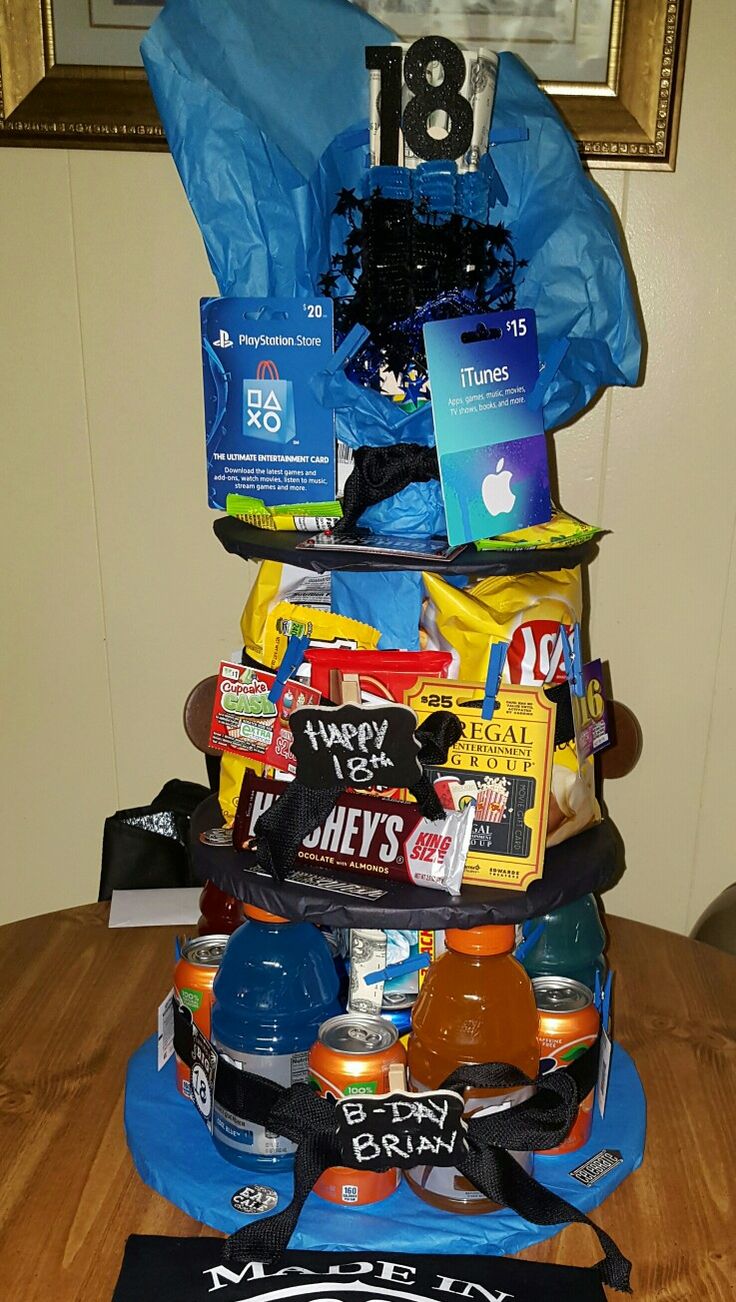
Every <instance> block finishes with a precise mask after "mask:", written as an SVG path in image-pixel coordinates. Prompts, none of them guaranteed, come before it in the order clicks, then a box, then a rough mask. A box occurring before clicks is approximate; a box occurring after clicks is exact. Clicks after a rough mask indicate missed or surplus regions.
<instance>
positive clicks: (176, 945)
mask: <svg viewBox="0 0 736 1302" xmlns="http://www.w3.org/2000/svg"><path fill="white" fill-rule="evenodd" d="M180 958H181V941H180V939H179V937H178V936H175V937H174V962H175V963H178V962H179V959H180Z"/></svg>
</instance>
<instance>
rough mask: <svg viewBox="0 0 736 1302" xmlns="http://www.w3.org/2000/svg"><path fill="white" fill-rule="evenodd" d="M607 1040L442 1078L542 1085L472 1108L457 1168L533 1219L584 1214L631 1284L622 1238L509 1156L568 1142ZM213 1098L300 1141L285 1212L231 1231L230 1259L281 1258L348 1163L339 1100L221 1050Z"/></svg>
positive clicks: (460, 1084) (603, 1264)
mask: <svg viewBox="0 0 736 1302" xmlns="http://www.w3.org/2000/svg"><path fill="white" fill-rule="evenodd" d="M174 1047H175V1049H176V1052H177V1054H178V1055H179V1057H180V1058H182V1060H183V1061H184V1062H187V1061H191V1020H190V1019H189V1017H188V1016H187V1014H186V1013H185V1012H184V1011H183V1010H182V1009H180V1008H179V1007H178V1005H176V1004H175V1021H174ZM598 1058H599V1044H598V1043H596V1044H595V1045H594V1046H593V1047H592V1048H590V1049H588V1050H587V1051H586V1052H585V1053H583V1054H581V1055H580V1057H579V1058H577V1059H576V1060H575V1061H574V1062H572V1063H571V1064H570V1065H569V1066H568V1067H567V1068H565V1069H560V1070H558V1071H555V1072H551V1073H549V1074H548V1075H546V1076H541V1077H538V1078H537V1079H536V1081H533V1080H531V1079H530V1078H529V1077H528V1076H525V1075H524V1073H523V1072H520V1071H518V1070H517V1068H515V1067H511V1066H509V1065H508V1064H507V1063H498V1062H497V1063H485V1064H483V1065H480V1066H474V1067H461V1068H459V1069H458V1070H457V1071H455V1072H453V1073H452V1075H450V1076H448V1078H447V1079H446V1080H445V1081H443V1082H442V1085H441V1086H440V1087H439V1088H441V1089H448V1090H456V1091H458V1092H462V1090H463V1089H466V1088H471V1089H474V1090H478V1089H488V1090H493V1089H499V1090H500V1089H515V1088H519V1087H522V1086H534V1087H535V1092H534V1094H532V1095H531V1097H529V1098H527V1099H525V1100H524V1101H523V1102H521V1103H519V1104H517V1105H516V1106H515V1107H513V1108H508V1109H504V1110H500V1111H498V1112H492V1113H489V1114H488V1115H486V1116H480V1117H470V1118H468V1120H467V1136H466V1138H467V1146H466V1150H465V1153H464V1156H463V1158H462V1160H460V1161H459V1162H458V1163H457V1169H458V1170H459V1171H460V1173H461V1174H462V1175H464V1176H465V1177H466V1179H467V1180H469V1181H470V1182H471V1184H473V1185H474V1186H475V1188H476V1189H478V1190H479V1192H480V1193H482V1194H483V1195H484V1196H485V1197H487V1198H489V1199H491V1200H492V1201H493V1202H496V1203H500V1204H501V1205H503V1206H506V1207H510V1208H511V1209H512V1210H513V1211H515V1212H518V1214H519V1215H520V1216H523V1217H524V1218H525V1220H528V1221H531V1222H532V1223H533V1224H535V1225H560V1224H564V1223H566V1222H579V1223H581V1224H585V1225H590V1226H591V1228H592V1229H593V1230H594V1231H595V1233H596V1235H597V1236H598V1241H599V1243H600V1245H601V1247H602V1249H603V1252H604V1254H605V1256H604V1258H603V1260H602V1261H600V1262H599V1263H598V1271H599V1272H600V1275H601V1278H602V1280H603V1282H604V1284H607V1285H608V1286H609V1287H610V1288H614V1289H618V1290H619V1291H620V1292H624V1293H628V1292H630V1291H631V1289H630V1285H629V1279H630V1272H631V1263H630V1262H629V1261H627V1259H626V1258H625V1257H624V1256H623V1255H622V1253H621V1252H620V1251H619V1249H618V1248H617V1246H616V1244H615V1243H614V1241H613V1240H612V1239H611V1238H610V1236H609V1235H607V1234H606V1233H605V1232H604V1231H603V1230H601V1229H599V1227H598V1226H597V1225H596V1224H595V1223H594V1222H593V1221H591V1220H590V1218H589V1217H588V1216H586V1215H585V1213H584V1212H581V1211H580V1210H579V1209H578V1208H577V1207H574V1206H572V1204H570V1203H568V1202H566V1201H565V1200H564V1198H560V1197H559V1196H558V1195H557V1194H554V1193H552V1192H551V1191H550V1190H549V1189H546V1188H545V1187H544V1185H541V1184H540V1183H539V1182H538V1181H537V1180H535V1179H534V1177H533V1176H531V1175H528V1174H527V1172H526V1171H524V1169H523V1167H521V1166H520V1165H519V1163H518V1162H516V1161H515V1160H514V1158H513V1157H511V1156H510V1152H509V1150H510V1151H513V1152H533V1151H536V1150H539V1149H547V1148H554V1147H555V1146H556V1145H557V1144H560V1143H562V1141H563V1140H564V1139H565V1138H566V1136H567V1134H568V1133H569V1130H570V1127H571V1125H572V1123H573V1121H574V1119H575V1115H576V1112H577V1109H578V1106H579V1104H580V1102H581V1101H582V1100H583V1099H584V1098H585V1097H586V1096H587V1095H588V1094H589V1093H590V1091H591V1090H592V1089H593V1088H594V1087H595V1083H596V1081H597V1078H598ZM215 1100H216V1102H217V1103H219V1104H220V1105H221V1106H222V1107H223V1108H225V1109H226V1110H227V1111H229V1112H232V1113H234V1114H235V1115H236V1116H239V1117H242V1118H244V1119H247V1120H250V1121H253V1122H256V1123H257V1124H258V1125H261V1126H264V1127H265V1128H266V1129H268V1130H270V1131H271V1132H273V1133H275V1134H279V1135H283V1136H284V1138H285V1139H288V1140H290V1141H291V1142H292V1143H293V1144H295V1145H296V1154H295V1159H294V1196H293V1198H292V1201H291V1202H290V1203H289V1205H288V1207H286V1208H285V1209H284V1210H283V1211H281V1212H277V1213H276V1215H274V1216H269V1217H268V1218H267V1219H263V1220H258V1221H254V1222H252V1223H251V1224H250V1225H245V1226H243V1228H242V1229H240V1230H237V1231H236V1232H235V1234H232V1235H231V1236H230V1238H229V1239H228V1240H227V1242H226V1244H225V1247H224V1257H225V1260H227V1261H236V1262H247V1261H269V1262H270V1261H274V1260H275V1259H276V1258H277V1257H278V1256H279V1255H280V1254H281V1253H282V1252H283V1251H284V1250H285V1248H286V1247H287V1245H288V1242H289V1239H290V1238H291V1235H292V1234H293V1232H294V1229H295V1228H296V1224H297V1221H298V1219H299V1215H300V1213H301V1210H302V1207H303V1206H304V1203H305V1201H306V1198H307V1196H308V1194H309V1193H310V1191H311V1189H312V1188H313V1187H314V1185H315V1183H316V1181H317V1180H318V1179H319V1177H320V1175H322V1173H323V1172H324V1171H325V1170H327V1169H328V1167H330V1166H339V1165H344V1153H343V1152H342V1150H341V1147H340V1144H339V1140H338V1133H337V1127H336V1117H335V1106H336V1105H335V1100H334V1099H331V1098H322V1097H320V1096H319V1095H318V1094H316V1093H315V1091H314V1090H313V1089H312V1087H311V1086H309V1085H307V1084H306V1083H300V1084H298V1085H292V1086H291V1087H290V1088H285V1087H284V1086H281V1085H276V1084H274V1082H273V1081H270V1080H267V1079H266V1078H265V1077H263V1076H257V1075H255V1074H254V1073H252V1072H246V1071H240V1070H239V1069H238V1068H236V1067H234V1066H233V1065H232V1064H231V1063H228V1062H227V1060H226V1059H224V1058H220V1059H219V1061H218V1067H217V1076H216V1080H215ZM392 1165H393V1163H392V1162H391V1161H390V1160H385V1161H380V1160H376V1161H374V1162H370V1163H368V1164H366V1168H365V1169H370V1170H376V1171H382V1170H383V1171H385V1170H388V1169H390V1168H391V1166H392Z"/></svg>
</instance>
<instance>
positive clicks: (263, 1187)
mask: <svg viewBox="0 0 736 1302" xmlns="http://www.w3.org/2000/svg"><path fill="white" fill-rule="evenodd" d="M278 1201H279V1196H278V1194H277V1192H276V1190H275V1189H271V1188H270V1187H269V1185H267V1184H244V1185H243V1188H242V1189H238V1190H237V1191H236V1192H235V1193H234V1194H233V1196H232V1198H231V1199H230V1202H231V1203H232V1205H233V1207H234V1208H235V1210H236V1212H242V1213H243V1215H244V1216H259V1215H261V1213H263V1212H272V1211H273V1209H274V1207H275V1206H276V1204H277V1203H278Z"/></svg>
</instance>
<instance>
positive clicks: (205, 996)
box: [174, 936, 230, 1099]
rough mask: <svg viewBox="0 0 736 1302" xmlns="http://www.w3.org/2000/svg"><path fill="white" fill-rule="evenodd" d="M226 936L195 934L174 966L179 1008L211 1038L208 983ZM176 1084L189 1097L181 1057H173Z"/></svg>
mask: <svg viewBox="0 0 736 1302" xmlns="http://www.w3.org/2000/svg"><path fill="white" fill-rule="evenodd" d="M229 939H230V937H229V936H195V938H194V940H188V941H186V943H185V944H184V945H183V947H182V951H181V957H180V959H179V962H178V963H177V965H176V967H175V968H174V999H175V1000H176V1002H177V1003H178V1004H179V1006H180V1008H186V1009H188V1010H189V1012H190V1013H191V1014H192V1021H193V1022H196V1024H197V1026H198V1027H199V1029H200V1031H202V1032H203V1034H204V1035H206V1036H207V1039H208V1040H211V1039H212V1000H213V994H212V987H213V985H214V981H215V977H216V976H217V969H218V968H219V966H220V960H221V959H222V956H223V954H224V953H225V946H226V945H227V942H228V940H229ZM176 1088H177V1089H178V1091H179V1093H180V1094H183V1095H184V1098H185V1099H191V1097H192V1090H191V1072H190V1070H189V1068H188V1067H187V1066H186V1064H185V1063H183V1062H182V1060H181V1058H179V1057H178V1055H177V1059H176Z"/></svg>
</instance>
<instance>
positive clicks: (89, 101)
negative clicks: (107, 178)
mask: <svg viewBox="0 0 736 1302" xmlns="http://www.w3.org/2000/svg"><path fill="white" fill-rule="evenodd" d="M690 3H691V0H613V21H612V28H611V40H610V44H609V58H608V77H607V81H606V84H602V85H600V86H598V85H595V86H593V85H590V84H588V85H585V84H581V85H577V84H575V83H573V82H545V83H543V85H544V87H545V89H546V90H548V91H549V93H550V94H551V95H552V97H553V99H554V101H555V103H556V105H557V107H558V109H559V110H560V113H561V114H562V116H563V117H564V119H565V121H566V122H567V125H568V126H569V127H570V129H571V131H572V132H573V134H574V136H575V138H576V139H577V141H578V144H579V148H580V152H581V154H582V156H583V158H585V159H586V160H587V162H588V163H589V164H590V166H592V167H609V168H612V167H639V168H661V169H664V170H669V171H672V170H674V166H675V158H676V154H677V134H678V126H679V117H680V103H681V98H682V82H683V75H684V70H685V50H686V44H687V29H688V21H689V17H690ZM53 5H54V0H0V145H51V146H54V145H56V146H61V147H64V148H69V147H75V148H84V147H87V148H94V149H99V148H101V147H103V146H105V147H111V148H114V149H165V148H166V139H165V136H164V132H163V128H162V126H161V123H160V121H159V118H158V114H157V112H156V106H155V104H154V102H153V97H152V95H151V92H150V90H149V87H148V83H147V81H146V75H145V72H144V71H143V69H142V68H129V67H97V66H92V65H72V64H61V63H57V61H56V59H55V55H54V21H53Z"/></svg>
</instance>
